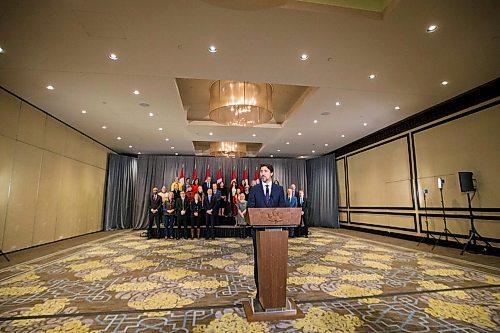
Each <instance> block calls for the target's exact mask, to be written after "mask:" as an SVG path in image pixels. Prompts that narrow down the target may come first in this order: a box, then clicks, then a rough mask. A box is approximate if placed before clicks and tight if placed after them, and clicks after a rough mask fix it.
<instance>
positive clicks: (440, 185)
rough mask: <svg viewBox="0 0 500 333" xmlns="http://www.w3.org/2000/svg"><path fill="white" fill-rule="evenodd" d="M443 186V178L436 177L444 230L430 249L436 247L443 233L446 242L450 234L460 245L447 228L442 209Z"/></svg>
mask: <svg viewBox="0 0 500 333" xmlns="http://www.w3.org/2000/svg"><path fill="white" fill-rule="evenodd" d="M443 186H444V180H443V179H442V178H438V187H439V192H440V194H441V208H442V209H443V222H444V230H443V232H442V233H441V234H440V235H439V237H438V239H436V242H435V243H434V246H433V247H432V250H434V248H435V247H436V245H437V243H438V242H439V240H440V239H441V237H443V235H444V237H445V240H446V242H448V235H450V237H453V238H454V239H455V241H456V242H457V243H458V244H460V245H462V243H460V241H459V240H458V239H457V237H455V236H453V234H452V233H451V232H450V229H448V225H447V223H446V213H445V210H444V199H443Z"/></svg>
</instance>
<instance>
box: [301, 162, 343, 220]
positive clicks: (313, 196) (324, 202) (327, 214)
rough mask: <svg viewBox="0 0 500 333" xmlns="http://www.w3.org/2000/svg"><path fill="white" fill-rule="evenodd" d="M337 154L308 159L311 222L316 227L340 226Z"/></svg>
mask: <svg viewBox="0 0 500 333" xmlns="http://www.w3.org/2000/svg"><path fill="white" fill-rule="evenodd" d="M336 166H337V165H336V163H335V155H334V154H330V155H326V156H323V157H319V158H315V159H312V160H308V161H307V163H306V167H307V184H308V187H309V191H308V192H307V195H308V198H309V202H310V205H311V206H310V207H311V211H310V222H309V223H311V225H312V226H315V227H330V228H332V227H333V228H338V227H339V226H340V224H339V204H338V183H337V170H336Z"/></svg>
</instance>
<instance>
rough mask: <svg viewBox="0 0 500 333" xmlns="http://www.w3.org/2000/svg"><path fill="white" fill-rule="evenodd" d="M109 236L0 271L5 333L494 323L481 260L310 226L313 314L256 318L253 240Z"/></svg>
mask: <svg viewBox="0 0 500 333" xmlns="http://www.w3.org/2000/svg"><path fill="white" fill-rule="evenodd" d="M139 234H140V233H139V232H137V231H130V232H126V233H123V232H122V233H116V234H113V233H111V234H110V236H108V237H105V238H103V239H100V240H97V241H93V242H90V243H87V244H85V245H81V246H78V247H76V248H73V249H71V250H70V251H62V252H60V253H55V254H53V255H50V256H46V257H43V258H39V259H37V260H33V261H31V262H28V263H25V264H22V265H17V266H12V267H9V268H6V269H3V270H1V271H0V332H245V333H246V332H429V331H432V332H494V331H499V325H500V311H499V309H500V277H499V276H498V275H494V274H491V273H485V272H484V271H482V270H481V269H480V268H481V267H480V266H479V265H474V264H466V263H465V262H462V261H458V260H454V259H450V258H448V259H447V258H444V257H440V256H436V255H432V254H428V253H423V252H416V251H411V250H404V249H401V248H396V247H392V246H384V245H381V244H379V243H376V242H372V241H366V240H361V239H357V238H353V237H348V236H343V235H339V234H335V233H334V232H333V231H332V230H328V229H316V228H315V229H312V235H311V237H309V238H294V239H290V240H289V279H288V289H287V294H288V296H289V297H292V298H294V299H295V300H296V302H297V303H298V305H299V307H300V308H301V309H302V310H303V311H304V312H307V314H306V317H305V318H304V319H300V320H295V321H279V322H265V323H247V322H246V320H245V319H244V315H243V310H242V308H241V300H243V299H245V298H247V297H249V296H251V295H253V294H254V293H255V290H254V288H255V286H254V283H253V276H252V275H253V255H252V244H251V239H248V238H247V239H245V240H241V239H237V238H225V239H217V240H215V241H213V240H211V241H206V240H204V239H203V240H149V241H146V240H145V239H144V238H140V237H139Z"/></svg>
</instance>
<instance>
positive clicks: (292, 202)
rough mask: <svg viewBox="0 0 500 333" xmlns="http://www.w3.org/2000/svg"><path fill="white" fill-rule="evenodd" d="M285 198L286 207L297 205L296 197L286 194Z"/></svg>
mask: <svg viewBox="0 0 500 333" xmlns="http://www.w3.org/2000/svg"><path fill="white" fill-rule="evenodd" d="M285 200H286V203H287V205H288V207H290V208H295V207H297V197H291V198H288V196H287V197H286V199H285Z"/></svg>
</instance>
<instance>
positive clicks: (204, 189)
mask: <svg viewBox="0 0 500 333" xmlns="http://www.w3.org/2000/svg"><path fill="white" fill-rule="evenodd" d="M201 187H202V188H203V193H205V194H207V190H208V189H209V188H212V183H210V186H207V182H203V183H202V184H201Z"/></svg>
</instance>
